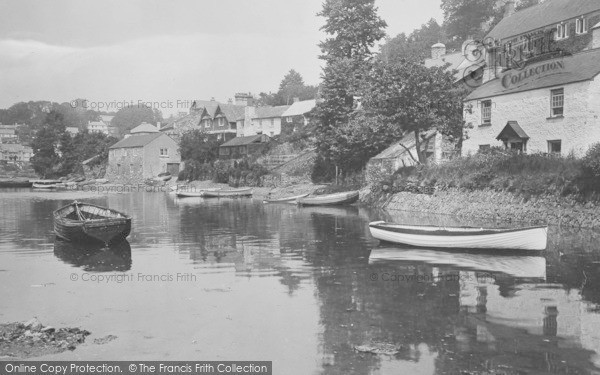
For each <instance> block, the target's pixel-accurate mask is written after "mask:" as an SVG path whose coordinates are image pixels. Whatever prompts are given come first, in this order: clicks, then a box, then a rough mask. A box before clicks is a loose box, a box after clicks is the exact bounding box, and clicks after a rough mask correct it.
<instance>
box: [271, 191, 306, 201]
mask: <svg viewBox="0 0 600 375" xmlns="http://www.w3.org/2000/svg"><path fill="white" fill-rule="evenodd" d="M304 197H308V193H306V194H300V195H295V196H293V197H284V198H277V199H265V200H264V201H263V202H264V203H290V202H291V203H295V202H296V201H297V200H298V199H300V198H304Z"/></svg>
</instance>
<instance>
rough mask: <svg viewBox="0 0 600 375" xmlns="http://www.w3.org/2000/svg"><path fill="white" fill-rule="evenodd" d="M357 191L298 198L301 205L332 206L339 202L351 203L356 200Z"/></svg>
mask: <svg viewBox="0 0 600 375" xmlns="http://www.w3.org/2000/svg"><path fill="white" fill-rule="evenodd" d="M358 196H359V195H358V191H346V192H343V193H335V194H324V195H315V196H313V197H306V198H300V199H298V204H299V205H301V206H334V205H340V204H352V203H354V202H356V201H358Z"/></svg>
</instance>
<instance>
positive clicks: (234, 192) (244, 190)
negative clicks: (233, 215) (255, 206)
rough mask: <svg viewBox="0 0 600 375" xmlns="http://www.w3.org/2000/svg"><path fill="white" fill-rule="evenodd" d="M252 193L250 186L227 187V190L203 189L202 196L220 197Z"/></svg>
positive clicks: (244, 195) (245, 195)
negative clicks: (240, 187) (239, 187)
mask: <svg viewBox="0 0 600 375" xmlns="http://www.w3.org/2000/svg"><path fill="white" fill-rule="evenodd" d="M250 195H252V188H242V189H228V190H205V191H204V192H203V194H202V197H204V198H220V197H247V196H250Z"/></svg>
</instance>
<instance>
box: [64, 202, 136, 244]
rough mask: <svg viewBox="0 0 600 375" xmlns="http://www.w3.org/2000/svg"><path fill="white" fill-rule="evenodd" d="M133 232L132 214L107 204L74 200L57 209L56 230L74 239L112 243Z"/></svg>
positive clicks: (74, 240)
mask: <svg viewBox="0 0 600 375" xmlns="http://www.w3.org/2000/svg"><path fill="white" fill-rule="evenodd" d="M130 231H131V217H129V216H128V215H126V214H124V213H122V212H119V211H116V210H113V209H110V208H106V207H100V206H96V205H93V204H88V203H80V202H77V201H75V202H73V203H71V204H69V205H66V206H64V207H61V208H59V209H58V210H56V211H54V232H55V233H56V235H57V236H58V237H60V238H63V239H65V240H67V241H73V242H97V243H102V244H104V245H107V246H108V245H113V244H117V243H119V242H121V241H123V240H124V239H125V238H126V237H127V236H128V235H129V232H130Z"/></svg>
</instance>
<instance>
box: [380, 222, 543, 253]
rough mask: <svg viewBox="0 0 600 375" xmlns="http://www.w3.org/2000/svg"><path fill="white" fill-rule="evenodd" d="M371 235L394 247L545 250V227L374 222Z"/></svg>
mask: <svg viewBox="0 0 600 375" xmlns="http://www.w3.org/2000/svg"><path fill="white" fill-rule="evenodd" d="M369 229H370V231H371V235H372V236H373V237H375V238H376V239H378V240H380V241H385V242H391V243H396V244H402V245H408V246H418V247H430V248H432V247H433V248H457V249H506V250H527V251H541V250H545V249H546V244H547V238H548V227H547V226H537V227H525V228H476V227H438V226H434V225H403V224H393V223H386V222H385V221H374V222H372V223H369Z"/></svg>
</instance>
